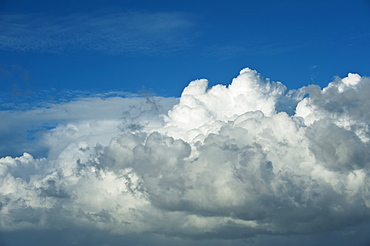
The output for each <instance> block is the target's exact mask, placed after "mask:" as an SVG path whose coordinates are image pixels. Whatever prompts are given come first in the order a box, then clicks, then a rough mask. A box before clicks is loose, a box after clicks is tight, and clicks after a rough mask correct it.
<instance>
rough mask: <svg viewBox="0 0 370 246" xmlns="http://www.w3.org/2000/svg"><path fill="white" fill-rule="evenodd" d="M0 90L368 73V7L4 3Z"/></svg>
mask: <svg viewBox="0 0 370 246" xmlns="http://www.w3.org/2000/svg"><path fill="white" fill-rule="evenodd" d="M0 11H1V13H2V19H1V22H2V24H1V33H2V35H1V46H0V52H1V54H0V57H1V60H0V62H1V67H2V72H1V80H2V83H1V88H0V89H1V90H2V91H3V92H10V93H12V92H17V93H20V94H24V93H25V92H27V91H39V90H44V89H48V90H49V89H58V90H60V89H71V90H104V91H110V90H124V91H127V92H133V93H137V92H140V91H149V92H151V93H155V94H157V95H164V96H179V95H180V94H181V92H182V89H183V88H184V87H185V86H186V85H187V84H188V83H189V82H190V81H191V80H194V79H197V78H207V79H209V80H210V83H211V84H218V83H223V84H228V83H230V81H231V78H233V77H235V76H236V75H237V73H238V71H239V70H240V69H242V68H244V67H251V68H252V69H256V70H257V71H259V72H260V73H262V74H263V75H264V76H265V77H268V78H271V79H272V80H274V81H282V82H283V83H284V84H286V85H287V86H288V87H289V88H292V89H296V88H300V87H302V86H304V85H308V84H313V83H314V84H319V85H321V86H325V85H326V84H328V83H329V82H331V81H332V80H333V77H334V76H341V77H343V76H345V75H346V74H347V73H348V72H356V73H359V74H361V75H363V76H366V75H369V62H368V56H369V52H370V47H369V46H370V44H369V42H368V40H369V37H370V36H369V35H370V34H369V29H368V26H369V24H370V3H369V2H368V1H360V0H356V1H331V0H329V1H316V0H314V1H290V0H286V1H278V2H277V1H271V0H262V1H235V0H231V1H227V2H226V1H212V3H210V2H209V1H203V0H201V1H104V2H101V1H63V2H55V1H17V0H12V1H2V3H1V5H0Z"/></svg>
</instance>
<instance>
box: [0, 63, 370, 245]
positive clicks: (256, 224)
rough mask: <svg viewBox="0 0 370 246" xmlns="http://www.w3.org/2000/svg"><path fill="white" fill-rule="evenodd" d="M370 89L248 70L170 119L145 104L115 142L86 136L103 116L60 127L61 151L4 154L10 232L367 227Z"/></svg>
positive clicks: (190, 97)
mask: <svg viewBox="0 0 370 246" xmlns="http://www.w3.org/2000/svg"><path fill="white" fill-rule="evenodd" d="M369 86H370V80H369V79H368V78H363V77H360V76H359V75H355V74H349V76H348V77H347V78H343V79H340V78H337V79H336V80H335V81H334V82H332V83H330V84H329V85H328V86H327V87H326V88H324V89H320V88H318V87H315V86H310V87H307V88H302V89H300V90H298V91H290V90H288V89H287V88H286V87H285V86H284V85H283V84H281V83H279V82H273V81H270V80H269V79H265V78H263V77H262V76H261V75H259V74H258V73H257V72H256V71H253V70H251V69H244V70H242V71H241V72H240V75H239V76H238V77H237V78H235V79H234V80H233V81H232V83H231V84H230V85H228V86H223V85H217V86H214V87H212V88H208V82H207V81H206V80H197V81H193V82H191V83H190V84H189V86H188V87H186V88H185V89H184V91H183V93H182V96H181V98H180V101H179V103H178V104H176V105H175V106H173V108H172V109H171V110H169V111H168V114H164V115H163V116H162V117H163V120H162V121H161V120H158V118H156V117H155V116H157V117H158V115H159V114H160V112H159V111H155V112H157V114H153V115H151V116H150V117H147V118H145V117H144V118H142V117H141V118H140V119H139V118H138V120H137V121H136V122H139V123H137V125H135V124H136V123H135V115H136V114H138V115H142V112H143V111H144V112H147V113H146V114H148V113H149V112H152V110H153V108H152V106H150V105H153V104H151V103H149V104H145V105H148V106H147V107H149V108H145V107H143V106H141V107H136V108H135V107H133V108H132V111H130V113H129V114H128V116H127V117H126V118H127V119H129V120H128V122H129V123H128V124H124V125H123V126H122V127H123V129H124V131H123V132H122V133H121V134H119V135H118V134H116V136H114V137H112V138H111V139H110V141H109V143H108V142H105V141H100V138H96V139H95V140H94V141H93V140H92V139H93V138H90V137H88V134H91V132H90V133H89V131H85V130H84V129H85V127H86V128H89V127H91V124H96V125H97V126H96V127H95V128H93V129H101V130H98V133H97V135H100V134H102V135H104V131H106V130H107V129H108V128H109V127H107V125H106V124H105V123H102V121H101V120H100V121H99V120H97V121H94V122H90V123H89V124H90V125H89V126H86V125H84V124H85V123H81V122H80V123H78V124H76V123H73V124H72V123H66V124H63V125H59V126H58V127H56V128H53V129H51V130H49V131H45V133H43V139H44V140H45V141H49V144H48V145H47V146H48V148H49V156H45V158H34V157H33V156H32V155H31V154H32V153H31V154H28V153H24V154H23V155H21V156H19V157H15V158H12V157H9V156H8V157H3V158H2V159H0V163H1V166H0V167H1V169H0V185H1V187H2V190H1V192H0V194H1V195H0V202H1V203H0V206H1V210H0V213H1V217H2V218H3V219H2V220H1V222H0V228H1V230H20V229H27V228H41V229H42V228H48V229H53V230H58V229H62V228H71V227H72V228H79V229H80V230H87V229H89V230H90V229H91V230H98V231H109V232H111V233H113V234H118V235H126V236H128V235H131V234H132V233H140V234H145V235H152V234H158V235H166V236H175V237H177V236H180V237H185V238H207V239H215V238H221V239H237V238H251V237H255V236H257V235H286V234H292V233H293V234H297V233H298V234H300V233H303V234H311V233H318V232H323V231H332V230H337V229H342V228H346V227H348V226H355V225H359V224H361V223H363V222H366V221H368V219H369V216H370V193H369V191H370V182H369V181H370V180H369V174H368V172H369V167H370V166H369V165H370V163H369V160H370V158H369V151H368V150H369V128H368V126H369V122H370V121H369V117H368V115H369V113H368V107H367V106H366V105H368V104H369V98H368V97H367V95H366V94H367V93H368V91H369V90H368V89H369ZM306 93H308V96H306V95H305V94H306ZM90 103H92V102H90ZM115 103H122V102H121V101H119V102H115ZM51 112H52V111H51ZM144 115H145V114H144ZM103 118H104V117H103ZM151 119H157V120H158V122H159V123H158V124H152V125H150V123H149V122H148V120H151ZM69 120H71V119H69ZM143 122H147V125H145V124H142V123H143ZM99 124H103V127H102V128H100V125H99ZM108 125H109V124H108ZM76 129H77V130H76ZM76 131H79V133H78V134H77V135H74V134H76V133H75V132H76ZM107 135H108V136H111V135H112V134H111V133H109V134H107Z"/></svg>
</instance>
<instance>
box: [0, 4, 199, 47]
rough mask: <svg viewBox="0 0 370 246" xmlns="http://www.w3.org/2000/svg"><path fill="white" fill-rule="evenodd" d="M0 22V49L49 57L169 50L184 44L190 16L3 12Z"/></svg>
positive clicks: (171, 13) (168, 14)
mask: <svg viewBox="0 0 370 246" xmlns="http://www.w3.org/2000/svg"><path fill="white" fill-rule="evenodd" d="M1 23H2V24H1V27H0V30H1V35H0V41H1V42H0V49H3V50H16V51H36V52H52V53H60V52H72V51H75V50H92V51H101V52H106V53H126V54H133V53H135V54H138V53H142V54H152V53H158V52H161V53H163V52H166V50H167V51H168V50H170V51H172V52H173V51H174V50H176V49H179V48H180V47H181V46H185V45H186V43H187V42H188V41H189V40H190V39H191V37H192V35H191V32H190V31H191V30H192V28H193V27H194V20H193V18H192V17H191V16H189V15H187V14H185V13H182V12H151V13H146V12H116V11H115V12H113V11H112V12H99V13H98V12H96V13H89V14H70V15H67V16H63V17H61V16H46V15H41V14H3V15H2V18H1Z"/></svg>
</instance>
